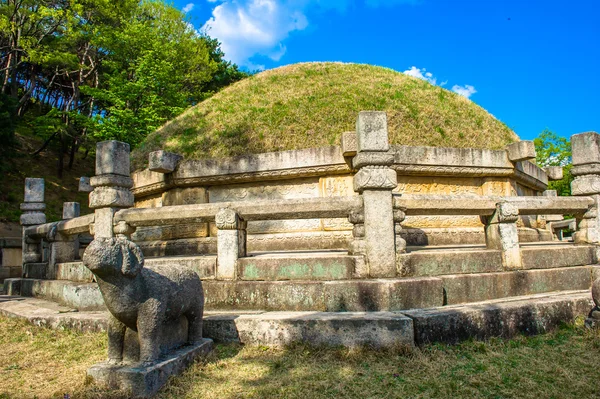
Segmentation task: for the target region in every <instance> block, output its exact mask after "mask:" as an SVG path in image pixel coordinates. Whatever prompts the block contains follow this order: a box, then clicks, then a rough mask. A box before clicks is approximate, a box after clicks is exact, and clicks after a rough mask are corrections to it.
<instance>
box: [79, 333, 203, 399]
mask: <svg viewBox="0 0 600 399" xmlns="http://www.w3.org/2000/svg"><path fill="white" fill-rule="evenodd" d="M212 348H213V341H212V340H211V339H208V338H204V339H202V341H200V342H199V343H195V344H193V345H186V346H183V347H181V348H179V349H177V350H174V351H171V352H170V353H168V354H166V355H165V356H163V357H162V358H161V359H160V360H158V361H157V362H156V363H153V364H150V365H147V366H145V365H140V364H137V365H136V364H120V365H115V364H110V363H108V362H103V363H98V364H95V365H93V366H92V367H90V368H89V369H88V371H87V375H88V376H89V377H91V378H92V380H93V381H94V383H96V384H98V385H103V386H106V387H108V388H111V389H120V390H124V391H127V392H128V393H129V395H130V396H129V397H132V398H149V397H152V396H154V395H155V394H156V393H157V392H158V391H159V390H160V388H162V387H163V386H164V385H165V384H166V383H167V381H168V380H169V377H170V376H174V375H178V374H181V373H182V372H183V371H184V370H185V369H187V368H188V367H189V366H190V365H191V364H192V363H194V361H196V360H197V359H199V358H202V357H205V356H206V355H208V353H210V351H211V350H212Z"/></svg>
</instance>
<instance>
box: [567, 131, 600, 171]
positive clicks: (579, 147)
mask: <svg viewBox="0 0 600 399" xmlns="http://www.w3.org/2000/svg"><path fill="white" fill-rule="evenodd" d="M571 153H572V159H573V166H579V165H586V164H598V163H600V134H598V133H596V132H586V133H579V134H574V135H573V136H571Z"/></svg>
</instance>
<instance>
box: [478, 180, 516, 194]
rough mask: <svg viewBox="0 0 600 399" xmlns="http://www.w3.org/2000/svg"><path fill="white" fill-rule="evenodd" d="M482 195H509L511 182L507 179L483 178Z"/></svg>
mask: <svg viewBox="0 0 600 399" xmlns="http://www.w3.org/2000/svg"><path fill="white" fill-rule="evenodd" d="M481 192H482V194H483V195H501V196H508V195H511V184H510V182H509V180H508V179H484V182H483V185H482V187H481Z"/></svg>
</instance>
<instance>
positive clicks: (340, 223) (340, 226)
mask: <svg viewBox="0 0 600 399" xmlns="http://www.w3.org/2000/svg"><path fill="white" fill-rule="evenodd" d="M352 179H353V177H352V176H336V177H322V178H321V179H320V181H319V185H320V191H321V197H326V198H332V197H350V196H355V195H358V193H356V192H354V188H353V182H352ZM321 225H322V228H323V230H325V231H336V230H337V231H343V230H351V229H352V224H351V223H349V222H348V221H347V220H346V219H343V218H334V219H332V218H326V219H321Z"/></svg>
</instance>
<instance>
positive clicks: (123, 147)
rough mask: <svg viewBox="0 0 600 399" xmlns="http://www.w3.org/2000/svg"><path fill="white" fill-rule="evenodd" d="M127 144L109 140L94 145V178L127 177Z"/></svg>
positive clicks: (128, 167)
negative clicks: (109, 175)
mask: <svg viewBox="0 0 600 399" xmlns="http://www.w3.org/2000/svg"><path fill="white" fill-rule="evenodd" d="M129 169H130V166H129V144H127V143H123V142H121V141H116V140H110V141H102V142H100V143H98V144H96V176H98V175H106V174H114V175H121V176H129V172H130V170H129Z"/></svg>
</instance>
